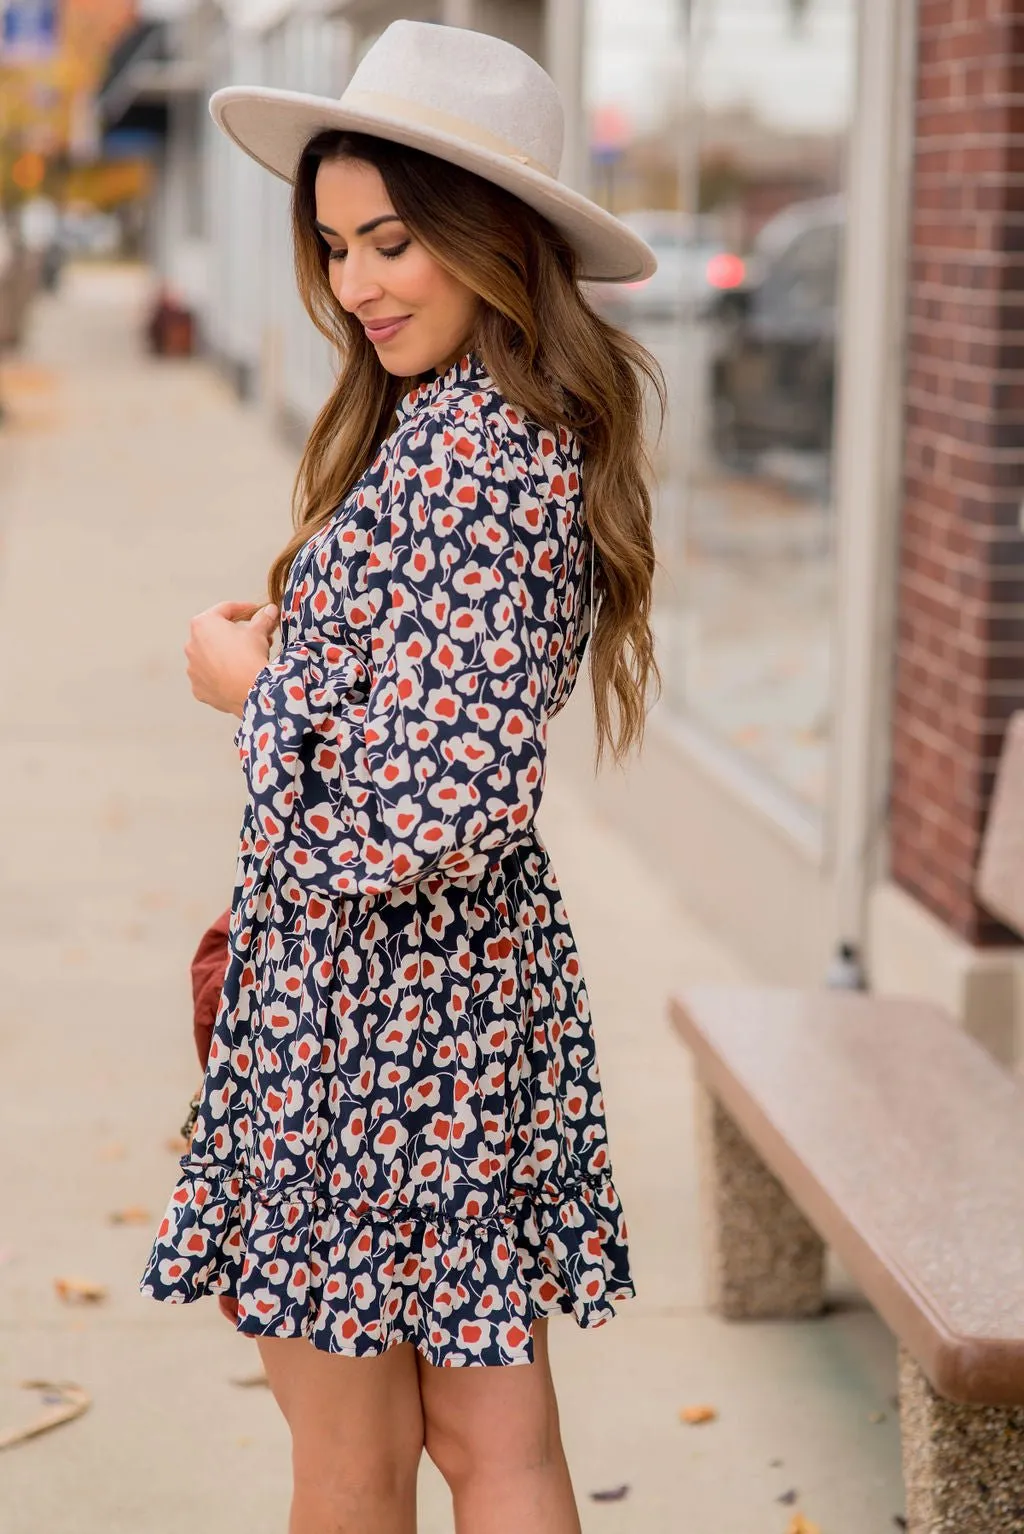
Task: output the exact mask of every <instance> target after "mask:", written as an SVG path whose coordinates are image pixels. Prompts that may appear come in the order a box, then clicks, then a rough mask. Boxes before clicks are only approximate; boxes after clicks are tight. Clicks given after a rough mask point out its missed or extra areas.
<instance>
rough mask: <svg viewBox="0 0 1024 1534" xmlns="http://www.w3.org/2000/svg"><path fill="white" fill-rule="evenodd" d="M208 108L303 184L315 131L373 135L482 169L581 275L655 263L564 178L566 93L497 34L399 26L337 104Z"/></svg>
mask: <svg viewBox="0 0 1024 1534" xmlns="http://www.w3.org/2000/svg"><path fill="white" fill-rule="evenodd" d="M210 112H211V115H212V117H213V120H214V122H215V123H216V124H217V126H218V127H219V128H222V129H223V131H224V132H225V133H226V134H227V135H228V137H229V138H230V139H233V140H234V142H235V143H236V144H237V145H238V146H239V148H241V149H244V150H245V152H246V154H248V155H251V156H252V158H253V159H254V160H257V161H258V162H259V164H260V165H262V166H264V167H265V169H267V170H269V171H273V173H274V175H275V176H281V177H282V178H283V179H284V180H285V181H294V179H295V172H296V168H297V166H298V162H299V157H300V155H301V154H302V151H303V149H304V148H305V146H306V144H307V143H308V141H309V140H310V139H311V138H312V137H313V135H314V134H316V133H319V132H321V131H322V130H324V129H329V128H335V129H340V130H343V131H347V132H352V133H369V134H373V135H374V136H375V137H377V138H384V139H390V140H392V141H393V142H394V143H396V144H406V145H408V146H409V147H410V148H412V149H421V150H424V151H425V152H426V153H427V154H432V155H435V156H436V157H437V158H438V159H439V160H447V161H448V162H449V163H450V164H452V165H460V166H462V168H463V169H464V170H469V171H473V172H474V173H475V174H476V175H478V176H482V177H483V178H484V180H485V181H493V182H494V184H495V185H496V186H500V187H504V189H505V190H506V191H507V192H511V193H513V195H514V196H516V197H518V198H519V199H520V201H522V202H524V203H526V204H527V206H528V207H531V208H534V209H536V211H537V212H538V213H542V214H543V215H544V217H545V218H547V219H548V220H549V221H550V222H551V223H552V224H553V225H554V226H555V228H556V229H558V230H559V231H560V232H561V233H562V234H563V235H564V236H565V237H566V239H567V240H568V241H569V243H570V244H571V245H572V246H573V247H574V248H575V250H576V251H577V253H578V255H579V260H580V277H581V279H582V280H586V281H590V282H636V281H638V280H640V279H642V278H645V277H650V276H651V274H652V273H653V272H654V270H655V268H656V267H657V261H656V259H655V256H654V252H653V251H652V250H651V248H650V246H649V245H647V244H646V243H645V241H643V240H642V239H640V237H639V235H636V234H634V233H633V231H632V230H631V229H628V228H627V227H626V225H625V224H623V223H622V222H621V221H620V220H619V219H617V218H616V217H615V216H614V214H611V213H608V212H606V210H605V209H604V208H601V207H598V205H597V203H595V202H592V201H591V200H590V198H588V197H583V196H582V195H581V194H580V193H579V192H574V191H573V190H572V188H571V187H568V186H566V185H565V184H564V183H563V182H561V181H559V179H558V172H559V167H560V164H561V158H562V141H563V137H564V115H563V111H562V102H561V99H560V97H559V94H558V90H557V88H556V86H555V83H554V81H553V80H552V79H551V77H550V75H548V74H547V73H546V72H545V71H544V70H543V69H542V68H541V67H540V65H539V64H538V63H537V62H536V61H535V60H534V59H532V58H531V57H530V56H529V54H527V53H524V52H523V51H522V49H520V48H516V47H514V46H513V45H512V44H511V43H506V42H504V41H503V40H502V39H501V38H499V37H491V36H490V35H488V34H487V33H483V32H471V31H469V30H468V29H466V28H463V27H442V26H436V25H434V24H433V23H430V22H422V21H395V22H392V24H391V26H389V27H388V28H387V30H386V31H385V32H383V33H382V34H381V36H380V37H379V38H378V39H377V41H376V42H375V43H374V44H373V46H372V48H370V49H369V51H368V52H367V54H366V55H365V57H364V58H363V59H362V60H361V62H360V63H359V65H358V67H357V68H356V70H355V72H354V74H353V75H352V78H351V80H350V81H349V83H348V85H347V86H346V88H345V90H344V91H343V92H342V94H341V96H340V97H339V98H338V99H337V100H334V99H333V98H332V97H330V96H310V95H306V94H305V93H304V92H302V91H282V90H273V89H269V88H264V87H262V86H247V85H229V86H226V87H225V88H224V89H223V90H219V91H217V92H215V94H214V95H213V96H212V97H211V99H210Z"/></svg>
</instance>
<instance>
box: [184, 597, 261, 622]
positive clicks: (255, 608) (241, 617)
mask: <svg viewBox="0 0 1024 1534" xmlns="http://www.w3.org/2000/svg"><path fill="white" fill-rule="evenodd" d="M259 610H260V604H259V602H216V603H214V605H213V607H208V608H207V609H206V611H205V612H201V613H199V614H197V616H198V617H200V618H211V617H217V618H226V619H227V620H228V622H229V623H238V622H240V621H246V620H247V619H249V618H251V617H252V616H253V614H254V613H258V612H259Z"/></svg>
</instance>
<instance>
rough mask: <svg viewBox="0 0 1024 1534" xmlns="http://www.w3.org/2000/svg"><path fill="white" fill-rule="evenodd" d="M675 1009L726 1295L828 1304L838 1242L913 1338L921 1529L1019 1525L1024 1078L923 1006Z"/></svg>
mask: <svg viewBox="0 0 1024 1534" xmlns="http://www.w3.org/2000/svg"><path fill="white" fill-rule="evenodd" d="M670 1016H671V1019H672V1023H673V1026H674V1027H675V1028H676V1030H677V1031H678V1033H679V1034H680V1035H681V1037H682V1038H683V1039H684V1040H685V1042H686V1044H687V1046H688V1047H689V1048H690V1050H691V1051H692V1052H693V1055H694V1057H695V1061H696V1066H697V1073H698V1078H699V1086H700V1115H699V1123H700V1126H701V1178H702V1200H703V1203H704V1210H705V1222H706V1223H705V1230H706V1240H707V1254H706V1255H707V1260H708V1275H709V1283H710V1297H711V1300H712V1303H713V1304H715V1305H716V1307H717V1308H718V1309H719V1310H721V1311H722V1312H723V1314H725V1315H727V1316H730V1317H734V1318H739V1317H743V1316H748V1317H753V1316H768V1315H790V1316H797V1315H808V1314H812V1313H814V1312H815V1311H817V1310H820V1309H821V1308H822V1306H823V1303H824V1292H823V1276H824V1261H823V1258H824V1243H828V1245H830V1246H832V1247H833V1248H834V1249H835V1251H836V1252H837V1253H838V1255H839V1256H840V1258H841V1259H842V1261H843V1263H844V1265H845V1267H846V1268H847V1269H848V1271H849V1272H850V1273H851V1275H852V1276H853V1278H854V1279H855V1280H856V1281H857V1283H858V1284H859V1286H860V1287H861V1289H862V1290H863V1292H864V1294H865V1295H866V1297H867V1298H868V1299H869V1300H870V1302H871V1303H872V1305H873V1306H874V1307H875V1308H876V1309H877V1310H878V1312H879V1314H880V1315H881V1316H882V1318H883V1319H884V1320H885V1321H886V1323H887V1324H888V1326H889V1328H890V1329H891V1330H892V1332H893V1333H894V1334H895V1335H896V1337H897V1338H898V1339H899V1343H900V1348H901V1360H900V1373H901V1418H902V1423H903V1435H904V1468H905V1476H906V1478H907V1481H908V1488H907V1489H908V1515H909V1527H910V1528H911V1529H912V1530H914V1531H915V1534H917V1531H921V1534H931V1531H932V1530H935V1531H939V1530H942V1531H945V1530H946V1529H947V1528H948V1529H949V1531H950V1534H952V1531H953V1530H955V1531H956V1534H969V1531H973V1530H974V1529H977V1530H979V1531H981V1534H996V1531H997V1530H998V1534H1009V1531H1010V1530H1014V1531H1018V1530H1020V1531H1024V1085H1022V1083H1021V1082H1020V1081H1019V1080H1018V1079H1016V1078H1014V1077H1012V1076H1010V1075H1009V1074H1007V1073H1006V1072H1005V1071H1004V1070H1002V1069H1001V1068H1000V1067H999V1066H998V1065H996V1064H995V1062H994V1061H993V1060H992V1059H991V1058H990V1057H989V1056H988V1055H987V1054H986V1052H985V1051H984V1050H983V1049H982V1048H981V1047H980V1046H979V1045H978V1044H977V1043H976V1042H975V1041H974V1040H973V1039H972V1038H970V1037H969V1036H968V1035H967V1034H965V1033H964V1032H963V1031H962V1030H961V1029H960V1028H958V1027H957V1026H956V1025H955V1024H954V1023H953V1022H952V1021H951V1020H950V1019H949V1018H948V1017H947V1016H945V1014H943V1013H942V1012H941V1011H939V1010H938V1009H937V1008H935V1007H932V1006H929V1005H928V1004H926V1003H923V1002H918V1001H914V1000H909V999H908V1000H903V999H898V998H890V999H886V998H881V997H874V996H865V995H859V994H852V993H848V992H833V991H820V992H797V991H783V990H777V991H776V990H766V989H724V988H711V987H704V988H697V987H695V988H692V989H688V990H686V991H685V992H683V993H681V994H680V995H679V996H678V997H674V998H672V1000H671V1002H670ZM965 1435H966V1436H965ZM972 1435H973V1436H972ZM983 1440H984V1442H983ZM968 1444H970V1445H973V1447H971V1448H970V1450H969V1452H968ZM953 1461H956V1462H957V1463H958V1464H959V1465H960V1469H959V1470H956V1469H955V1467H954V1466H953ZM965 1466H966V1469H965ZM979 1488H980V1490H979Z"/></svg>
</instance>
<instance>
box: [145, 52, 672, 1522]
mask: <svg viewBox="0 0 1024 1534" xmlns="http://www.w3.org/2000/svg"><path fill="white" fill-rule="evenodd" d="M212 107H213V112H214V116H215V118H216V120H217V121H218V123H219V124H220V126H221V127H222V128H224V130H225V131H226V132H228V133H229V134H230V135H231V136H232V137H233V138H234V139H235V140H236V141H237V142H238V143H239V144H240V145H241V146H242V148H244V149H245V150H246V151H247V152H248V153H250V154H252V155H253V156H254V157H255V158H257V159H258V160H259V161H260V162H261V163H262V164H264V165H265V166H267V167H268V168H269V169H271V170H274V171H276V172H277V173H279V174H283V175H286V176H287V177H289V179H294V187H295V190H294V199H293V232H294V240H295V250H296V266H297V272H298V279H299V285H300V289H301V292H302V296H303V299H304V301H305V303H306V307H307V309H308V310H309V313H310V315H311V317H312V318H313V320H314V322H315V323H316V324H317V325H318V326H319V328H320V329H321V330H322V331H323V332H324V333H325V335H327V336H328V337H330V338H331V339H332V340H333V341H335V342H336V343H337V344H338V346H339V351H340V355H341V359H342V362H341V371H340V375H339V378H338V382H337V386H336V388H335V389H334V391H333V393H332V394H331V396H330V398H329V400H328V401H327V404H326V405H325V406H324V409H323V411H322V412H321V415H320V417H319V419H318V420H317V422H316V425H315V426H314V428H313V431H312V435H311V436H310V439H309V442H308V444H307V446H306V450H305V454H304V457H303V459H302V463H301V467H300V471H299V476H298V480H297V487H296V531H295V535H294V537H293V538H292V539H291V541H290V543H289V544H288V545H287V547H286V548H285V550H284V551H283V553H282V554H281V556H280V557H279V559H278V560H277V561H276V562H275V564H274V566H273V568H272V570H271V573H270V581H269V587H270V597H271V603H270V605H269V606H264V607H262V608H260V609H259V610H258V611H257V610H254V609H253V607H252V605H251V604H250V605H246V604H243V603H238V602H225V603H222V604H220V606H219V607H215V608H213V609H211V610H210V611H209V612H208V613H205V614H203V615H201V616H200V617H199V618H198V619H196V620H195V622H194V624H193V629H192V636H191V640H190V643H189V645H188V647H187V653H188V656H189V674H190V677H191V681H192V686H193V691H194V692H195V695H196V696H197V697H198V698H199V699H200V700H201V701H202V702H204V703H207V704H209V705H211V706H212V707H214V708H218V709H221V710H223V711H224V712H226V713H233V714H235V715H237V716H238V717H240V718H241V721H242V722H241V726H240V728H239V729H238V732H237V735H236V742H237V745H238V748H239V751H240V754H241V758H242V764H243V767H244V769H245V772H246V776H247V780H248V788H249V804H248V807H247V810H246V815H245V819H244V823H243V829H242V841H241V849H240V855H239V864H238V878H237V884H236V889H235V895H234V903H233V907H232V914H231V936H230V963H229V967H228V972H227V975H226V978H225V983H224V990H223V995H222V998H221V1002H220V1008H219V1013H218V1017H217V1024H216V1028H215V1030H214V1036H213V1043H212V1048H211V1051H210V1057H209V1062H208V1067H207V1073H206V1078H205V1082H204V1088H203V1093H202V1097H201V1101H200V1108H199V1116H198V1122H197V1125H196V1130H195V1134H194V1137H193V1140H192V1144H191V1147H190V1150H189V1152H188V1154H187V1155H185V1156H184V1157H183V1158H182V1175H181V1178H180V1181H179V1183H178V1186H177V1188H176V1190H175V1192H174V1194H173V1196H172V1199H171V1202H170V1206H169V1209H168V1213H167V1216H166V1218H165V1220H164V1222H163V1224H162V1225H161V1227H160V1230H159V1232H158V1235H157V1239H156V1243H155V1247H154V1251H153V1254H152V1257H151V1260H150V1263H149V1266H148V1269H147V1272H146V1275H145V1278H144V1280H143V1287H144V1290H145V1292H147V1293H150V1294H152V1295H154V1296H155V1297H156V1298H158V1299H163V1300H171V1301H188V1300H192V1299H195V1298H198V1297H199V1296H200V1295H203V1294H218V1295H221V1296H225V1297H227V1296H230V1297H231V1300H230V1304H229V1306H228V1308H229V1309H230V1310H231V1312H232V1313H233V1314H234V1315H235V1316H236V1324H237V1326H238V1328H239V1330H240V1331H242V1332H243V1333H245V1334H247V1335H249V1336H254V1337H256V1338H258V1339H259V1346H260V1351H261V1354H262V1356H263V1359H264V1362H265V1366H266V1371H267V1375H268V1378H269V1381H270V1384H271V1387H272V1390H273V1392H274V1395H275V1397H276V1399H277V1401H278V1403H279V1405H280V1407H281V1409H282V1411H283V1412H284V1414H285V1417H286V1418H287V1421H288V1424H289V1427H290V1429H291V1433H292V1438H293V1446H294V1500H293V1508H292V1519H291V1525H290V1528H291V1531H292V1534H327V1531H328V1530H330V1531H332V1534H337V1531H339V1530H345V1531H352V1534H356V1531H358V1534H371V1531H372V1534H409V1531H411V1530H414V1528H415V1482H416V1472H417V1465H418V1462H419V1458H420V1455H421V1452H422V1450H423V1449H424V1447H425V1448H426V1451H427V1453H428V1454H429V1455H430V1456H431V1458H432V1459H433V1460H434V1461H435V1463H436V1464H437V1465H438V1466H439V1468H440V1470H441V1472H442V1473H443V1475H444V1476H445V1477H446V1479H447V1481H448V1484H449V1485H450V1487H451V1490H452V1495H453V1502H454V1510H455V1522H456V1528H457V1529H458V1530H459V1531H461V1534H510V1531H516V1534H519V1531H525V1530H530V1531H531V1534H564V1531H571V1530H578V1528H579V1520H578V1516H577V1513H576V1509H575V1504H574V1501H573V1494H572V1488H571V1485H570V1481H569V1476H568V1472H567V1469H566V1464H565V1458H564V1455H563V1452H562V1448H561V1444H560V1441H559V1433H558V1418H557V1410H556V1405H555V1398H554V1392H553V1388H552V1383H551V1376H550V1371H549V1367H548V1353H547V1317H548V1316H549V1315H550V1314H551V1313H553V1312H556V1311H565V1312H568V1313H570V1314H572V1315H574V1316H575V1318H576V1320H577V1321H578V1322H579V1324H580V1325H581V1326H592V1325H597V1324H599V1323H600V1322H602V1321H604V1320H605V1319H607V1318H608V1317H609V1316H610V1315H611V1314H612V1312H613V1308H614V1306H615V1304H616V1302H617V1301H618V1300H620V1299H622V1298H624V1297H625V1296H627V1295H630V1294H631V1293H632V1292H633V1290H632V1283H631V1280H630V1274H629V1263H628V1254H627V1248H626V1228H625V1224H624V1221H623V1218H622V1212H621V1209H620V1205H619V1201H618V1198H617V1195H616V1193H615V1188H614V1184H613V1181H612V1176H611V1165H610V1162H609V1156H608V1147H607V1139H606V1133H605V1124H604V1113H603V1105H602V1100H601V1092H600V1085H599V1079H598V1071H597V1064H596V1060H595V1054H594V1044H593V1038H592V1035H591V1029H590V1016H589V1008H588V1003H587V995H586V990H585V988H584V983H583V978H582V975H581V971H580V964H579V960H578V957H577V955H576V951H575V947H574V944H573V939H572V934H571V931H570V929H569V925H568V921H567V917H566V913H565V909H564V906H563V903H562V901H561V898H560V895H559V891H558V886H557V884H556V881H555V877H554V874H553V873H552V871H551V867H550V864H549V862H548V859H547V854H546V852H545V850H544V847H543V845H542V844H541V842H540V840H539V838H538V835H537V832H536V828H535V825H534V816H535V812H536V810H537V807H538V805H539V803H540V799H541V793H542V789H543V783H544V770H545V743H546V733H547V726H548V721H549V720H550V719H551V717H552V716H553V715H554V714H556V713H557V712H558V710H559V709H560V708H561V707H562V705H563V704H564V703H565V701H566V699H567V698H568V696H569V694H570V692H571V691H572V688H573V685H574V683H575V681H576V678H577V675H578V672H579V667H580V662H581V658H582V656H583V651H584V648H585V646H586V644H587V641H588V635H589V629H590V624H591V615H592V601H593V595H594V584H595V564H596V583H597V586H598V589H599V590H600V593H601V597H602V602H601V608H600V619H599V621H598V622H597V623H596V625H595V627H594V633H593V639H592V645H591V649H592V674H593V686H594V694H595V699H596V710H597V719H598V727H599V752H598V754H599V756H600V747H601V746H602V745H604V744H608V745H609V746H610V747H611V749H612V750H613V752H614V754H615V755H616V756H617V757H621V756H623V755H624V754H625V753H626V752H627V751H628V749H629V748H630V747H631V746H632V745H634V744H635V743H636V742H637V741H638V739H639V738H640V735H641V733H642V727H643V719H644V712H645V704H646V698H645V695H646V689H647V685H648V681H649V679H651V678H652V677H653V676H654V674H655V668H654V660H653V653H652V641H651V633H650V628H649V621H648V618H649V606H650V594H651V580H652V571H653V564H654V559H653V550H652V540H651V527H650V503H649V499H648V495H647V493H646V491H645V489H644V487H643V479H642V472H641V470H642V467H643V463H642V441H641V418H642V403H643V402H642V390H641V385H642V375H643V374H645V373H646V374H648V375H649V376H653V375H651V368H650V364H649V363H648V361H647V359H646V354H645V353H643V351H642V350H641V348H639V347H638V346H636V345H635V344H634V343H632V342H631V341H629V340H628V339H627V338H626V337H624V336H622V335H620V334H619V333H618V332H616V331H614V330H612V329H610V328H609V327H608V326H607V325H605V324H603V323H602V322H601V320H599V319H598V318H597V317H596V316H595V315H594V314H593V313H592V311H591V310H590V309H589V307H588V306H587V304H586V302H585V300H584V298H583V297H582V295H581V292H580V290H579V287H578V285H577V284H578V279H579V278H580V276H591V277H596V278H605V279H608V280H616V279H619V280H626V279H629V278H639V277H642V276H643V275H644V274H645V273H647V272H650V271H651V270H653V258H652V257H651V254H650V252H649V250H648V249H647V247H646V246H645V245H643V244H642V242H640V241H639V240H638V239H637V238H636V237H635V236H634V235H633V234H632V233H631V232H630V231H628V230H627V229H625V227H624V226H623V225H621V224H620V223H618V221H617V220H615V219H613V218H612V217H611V216H610V215H608V214H607V213H604V212H603V211H602V210H601V209H599V208H597V207H595V206H594V205H593V204H592V203H589V202H588V201H587V200H586V199H585V198H582V197H580V196H578V195H577V194H576V193H573V192H571V191H570V190H569V189H568V188H566V187H564V186H562V185H561V183H559V182H558V181H557V180H556V178H555V173H554V172H555V168H556V166H557V160H558V156H559V153H560V148H561V107H560V104H559V101H558V97H557V94H556V93H555V90H554V87H553V85H552V83H551V81H550V80H549V79H548V77H547V76H546V75H545V74H544V72H543V71H542V70H541V69H540V68H539V67H538V66H537V65H536V64H535V63H534V62H533V61H532V60H531V59H529V58H528V57H527V56H526V55H525V54H523V53H521V52H520V51H519V50H518V49H515V48H513V47H510V46H509V45H508V44H505V43H502V42H500V41H498V40H497V39H494V38H491V37H484V36H481V35H478V34H476V33H472V32H468V31H463V30H456V29H449V28H444V27H434V26H429V25H424V24H419V23H413V22H398V23H395V25H394V26H392V27H391V28H389V29H388V31H387V32H386V33H385V34H384V35H383V36H382V37H381V38H380V39H379V41H378V42H377V43H376V45H375V46H374V48H373V49H371V51H370V53H369V54H368V55H367V56H366V58H365V59H364V60H363V62H362V63H361V64H360V66H359V69H358V70H357V71H356V73H355V75H354V77H353V79H352V82H351V84H350V86H349V88H348V90H347V91H346V92H345V95H344V96H343V97H342V98H341V100H340V101H339V102H332V101H326V100H318V99H317V98H312V97H305V96H300V95H296V94H294V93H288V92H272V91H264V90H255V89H253V90H248V89H246V90H243V89H229V90H226V91H221V92H218V94H217V95H216V96H215V97H214V99H213V104H212ZM595 550H596V556H597V557H596V560H595V559H594V552H595ZM588 561H589V563H588ZM278 622H279V623H280V630H281V635H280V638H281V647H280V651H279V653H278V654H277V656H276V658H275V659H274V660H272V661H271V660H270V659H269V652H270V642H271V638H272V635H273V633H274V630H275V629H276V627H277V625H278ZM225 1303H227V1301H226V1302H225ZM509 1366H515V1367H509Z"/></svg>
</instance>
